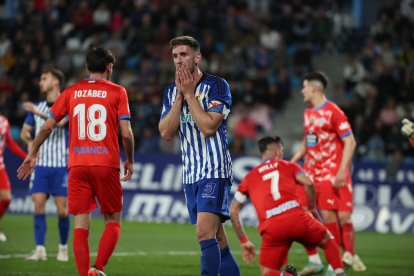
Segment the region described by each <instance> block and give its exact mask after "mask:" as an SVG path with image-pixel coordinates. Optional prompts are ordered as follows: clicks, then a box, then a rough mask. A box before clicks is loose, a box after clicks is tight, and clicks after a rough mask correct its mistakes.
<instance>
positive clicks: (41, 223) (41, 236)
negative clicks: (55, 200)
mask: <svg viewBox="0 0 414 276" xmlns="http://www.w3.org/2000/svg"><path fill="white" fill-rule="evenodd" d="M34 234H35V242H36V245H45V237H46V215H45V214H35V215H34Z"/></svg>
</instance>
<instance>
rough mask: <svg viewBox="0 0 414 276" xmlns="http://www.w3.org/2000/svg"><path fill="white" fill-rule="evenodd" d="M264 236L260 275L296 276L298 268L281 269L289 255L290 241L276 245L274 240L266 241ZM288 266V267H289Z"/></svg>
mask: <svg viewBox="0 0 414 276" xmlns="http://www.w3.org/2000/svg"><path fill="white" fill-rule="evenodd" d="M265 239H266V238H265V237H263V242H262V247H261V249H260V275H262V276H279V275H282V276H294V275H297V273H296V269H291V268H290V267H289V269H285V271H282V270H280V269H281V267H282V266H283V264H284V263H285V260H286V259H287V257H288V252H289V248H290V243H282V244H278V245H276V246H275V245H274V244H273V242H272V241H265ZM287 268H288V267H287Z"/></svg>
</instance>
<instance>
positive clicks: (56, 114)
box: [49, 90, 69, 122]
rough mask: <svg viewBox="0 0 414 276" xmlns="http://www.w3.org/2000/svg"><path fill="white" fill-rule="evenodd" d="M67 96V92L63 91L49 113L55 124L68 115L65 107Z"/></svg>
mask: <svg viewBox="0 0 414 276" xmlns="http://www.w3.org/2000/svg"><path fill="white" fill-rule="evenodd" d="M68 95H69V92H68V91H67V90H64V91H63V93H62V94H60V96H59V98H58V99H57V100H56V102H55V103H54V104H53V106H52V108H51V109H50V111H49V115H50V116H51V117H52V118H53V119H55V120H56V121H57V122H60V120H62V118H63V117H65V116H66V115H67V114H68V113H69V112H68V105H67V98H68Z"/></svg>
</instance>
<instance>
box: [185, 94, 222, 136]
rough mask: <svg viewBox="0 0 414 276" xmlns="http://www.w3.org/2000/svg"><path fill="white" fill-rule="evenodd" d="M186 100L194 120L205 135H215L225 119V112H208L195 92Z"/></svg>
mask: <svg viewBox="0 0 414 276" xmlns="http://www.w3.org/2000/svg"><path fill="white" fill-rule="evenodd" d="M185 99H186V101H187V103H188V106H189V107H190V110H191V115H192V116H193V119H194V122H195V123H196V125H197V127H198V128H199V129H200V131H201V133H202V134H203V135H204V137H210V136H213V135H214V134H215V133H216V131H217V129H218V128H219V127H220V124H221V122H222V121H223V119H224V114H222V113H218V112H206V111H205V110H204V109H203V108H202V107H201V105H200V103H199V102H198V100H197V98H196V97H195V95H194V93H192V94H190V93H189V94H188V95H187V96H186V98H185Z"/></svg>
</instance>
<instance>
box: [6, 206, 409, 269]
mask: <svg viewBox="0 0 414 276" xmlns="http://www.w3.org/2000/svg"><path fill="white" fill-rule="evenodd" d="M47 222H48V233H47V241H46V247H47V252H48V254H49V259H48V261H46V262H29V261H26V260H24V256H23V255H25V254H26V255H27V254H28V253H29V252H30V251H31V250H33V249H34V241H33V230H32V225H33V223H32V217H31V216H18V215H10V214H7V215H6V216H5V217H4V219H3V220H2V221H1V223H0V227H1V228H2V229H3V230H4V232H5V233H6V234H7V236H8V239H9V240H8V241H7V242H6V243H0V275H2V276H3V275H76V267H75V263H74V259H73V256H72V255H71V256H70V261H69V262H68V263H61V262H58V261H56V258H55V257H56V253H57V245H58V234H57V219H56V218H55V217H53V216H51V217H48V220H47ZM102 229H103V221H102V220H100V219H95V220H93V222H92V227H91V231H90V238H89V242H90V248H91V252H92V253H96V249H97V244H98V240H99V237H100V233H101V232H102ZM246 230H247V232H248V234H249V236H250V238H251V240H252V241H253V242H254V243H255V244H256V247H259V245H260V240H259V236H258V234H257V232H256V229H254V228H247V229H246ZM194 232H195V229H194V226H191V225H180V224H152V223H139V222H128V221H124V222H123V224H122V233H121V239H120V241H119V244H118V246H117V248H116V250H115V255H114V256H113V257H112V258H111V259H110V262H109V264H108V265H107V267H106V269H105V272H106V273H107V274H108V275H109V276H112V275H142V276H151V275H159V276H162V275H165V276H167V275H177V276H190V275H191V276H194V275H199V272H198V271H199V270H198V263H199V247H198V244H197V242H196V241H195V234H194ZM227 233H228V236H229V240H230V245H231V248H232V250H233V252H234V253H235V257H236V259H237V261H238V262H239V264H240V266H241V272H242V275H246V276H248V275H252V276H253V275H259V267H258V265H257V264H255V265H252V266H249V265H246V264H245V263H243V262H242V260H241V256H240V249H239V245H238V241H237V240H236V238H235V234H234V233H233V230H232V229H231V228H230V227H228V228H227ZM71 234H72V233H71ZM71 238H72V237H70V240H71ZM357 251H358V254H359V255H360V257H361V258H362V259H363V261H364V262H365V264H366V265H367V267H368V270H367V271H365V272H353V271H348V275H351V276H352V275H354V276H355V275H360V276H369V275H372V276H374V275H375V276H381V275H399V276H403V275H407V276H408V275H414V236H413V235H389V234H375V233H358V234H357ZM70 252H71V254H72V252H73V251H72V249H71V248H70ZM95 256H96V255H94V256H92V257H91V260H92V261H93V260H94V259H95ZM289 263H293V264H294V265H296V266H297V267H298V268H300V267H301V266H302V265H303V264H305V263H306V256H305V253H304V250H303V249H302V247H301V246H299V245H297V244H295V245H294V246H293V247H292V250H291V253H290V255H289Z"/></svg>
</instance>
